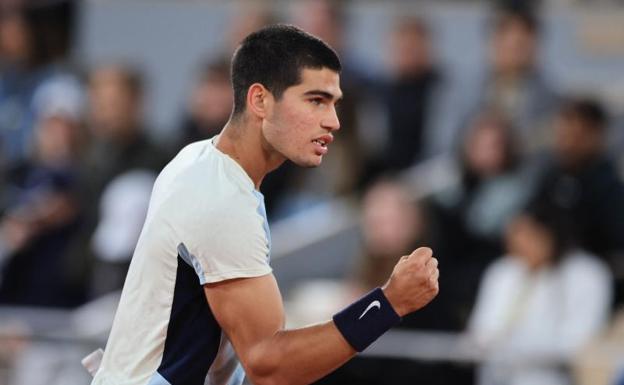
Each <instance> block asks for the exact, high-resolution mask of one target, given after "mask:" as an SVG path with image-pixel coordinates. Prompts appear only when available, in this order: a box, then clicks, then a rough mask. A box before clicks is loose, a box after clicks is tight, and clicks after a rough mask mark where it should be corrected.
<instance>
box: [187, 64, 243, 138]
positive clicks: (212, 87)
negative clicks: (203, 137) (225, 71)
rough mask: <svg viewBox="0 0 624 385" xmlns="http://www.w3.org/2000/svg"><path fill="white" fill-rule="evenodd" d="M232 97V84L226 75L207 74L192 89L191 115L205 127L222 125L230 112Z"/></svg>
mask: <svg viewBox="0 0 624 385" xmlns="http://www.w3.org/2000/svg"><path fill="white" fill-rule="evenodd" d="M233 98H234V95H233V91H232V86H231V85H230V79H229V78H228V77H227V76H221V75H219V74H216V73H211V74H208V75H207V76H205V77H204V79H202V80H201V82H200V83H199V84H198V85H197V87H196V88H195V89H194V90H193V94H192V95H191V101H190V109H191V115H192V116H193V117H194V118H195V119H196V120H198V121H199V122H201V123H202V124H203V125H205V126H207V127H213V126H215V125H223V124H225V123H226V122H227V120H228V118H229V116H230V113H231V112H232V100H233Z"/></svg>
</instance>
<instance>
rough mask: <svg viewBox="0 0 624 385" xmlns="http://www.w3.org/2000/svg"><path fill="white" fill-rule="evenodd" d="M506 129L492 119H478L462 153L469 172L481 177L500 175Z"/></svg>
mask: <svg viewBox="0 0 624 385" xmlns="http://www.w3.org/2000/svg"><path fill="white" fill-rule="evenodd" d="M506 135H507V132H506V129H505V128H504V127H503V126H502V124H501V122H499V121H497V120H496V119H493V118H488V117H484V118H480V119H478V120H477V121H476V123H475V124H474V126H473V127H472V128H471V130H470V132H469V134H468V137H467V138H466V141H465V145H464V146H465V147H464V153H465V157H466V163H467V167H468V169H469V170H471V171H472V172H473V173H475V174H476V175H479V176H481V177H489V176H494V175H497V174H500V173H502V172H503V171H504V170H505V167H506V158H507V156H506V155H507V154H506V153H507V151H508V148H507V147H508V146H507V141H506Z"/></svg>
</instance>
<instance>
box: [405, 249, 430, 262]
mask: <svg viewBox="0 0 624 385" xmlns="http://www.w3.org/2000/svg"><path fill="white" fill-rule="evenodd" d="M432 256H433V251H432V250H431V249H430V248H428V247H419V248H417V249H416V250H414V251H413V252H412V254H411V255H410V257H413V258H414V259H415V261H416V262H422V263H426V262H427V261H428V260H429V259H431V257H432Z"/></svg>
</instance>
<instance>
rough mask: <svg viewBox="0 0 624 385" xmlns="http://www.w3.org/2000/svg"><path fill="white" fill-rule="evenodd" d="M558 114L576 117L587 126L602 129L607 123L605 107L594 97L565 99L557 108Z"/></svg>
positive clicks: (571, 117)
mask: <svg viewBox="0 0 624 385" xmlns="http://www.w3.org/2000/svg"><path fill="white" fill-rule="evenodd" d="M559 115H560V116H561V117H563V118H568V119H578V120H579V121H581V122H582V123H584V125H585V126H587V127H588V128H591V129H594V130H597V131H600V132H602V131H604V130H605V127H606V126H607V123H608V115H607V112H606V110H605V108H604V107H603V106H602V105H601V104H600V102H599V101H598V100H596V99H593V98H590V97H575V98H567V99H565V100H564V101H563V102H562V103H561V106H560V108H559Z"/></svg>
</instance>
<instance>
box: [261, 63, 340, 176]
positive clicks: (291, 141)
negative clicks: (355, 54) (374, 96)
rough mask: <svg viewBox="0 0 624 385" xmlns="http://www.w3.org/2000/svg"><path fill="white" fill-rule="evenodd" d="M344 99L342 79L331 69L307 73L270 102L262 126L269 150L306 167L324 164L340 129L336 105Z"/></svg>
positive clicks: (304, 71) (302, 72) (266, 147)
mask: <svg viewBox="0 0 624 385" xmlns="http://www.w3.org/2000/svg"><path fill="white" fill-rule="evenodd" d="M341 97H342V91H341V90H340V84H339V75H338V74H337V73H336V72H334V71H332V70H330V69H327V68H323V69H303V70H302V71H301V83H299V84H297V85H295V86H292V87H289V88H287V89H286V90H285V91H284V93H283V94H282V97H281V99H280V100H275V99H272V98H271V100H270V105H269V107H268V108H267V114H266V117H265V119H264V121H263V125H262V135H263V139H264V145H265V149H266V150H267V151H269V152H276V153H278V154H279V155H280V156H282V157H283V158H285V159H289V160H291V161H292V162H293V163H295V164H297V165H299V166H303V167H316V166H318V165H320V164H321V160H322V159H323V155H325V154H326V153H327V151H328V146H329V144H330V143H331V142H332V141H333V136H332V132H333V131H335V130H337V129H339V128H340V122H339V121H338V116H337V114H336V102H337V101H338V100H339V99H340V98H341Z"/></svg>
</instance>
